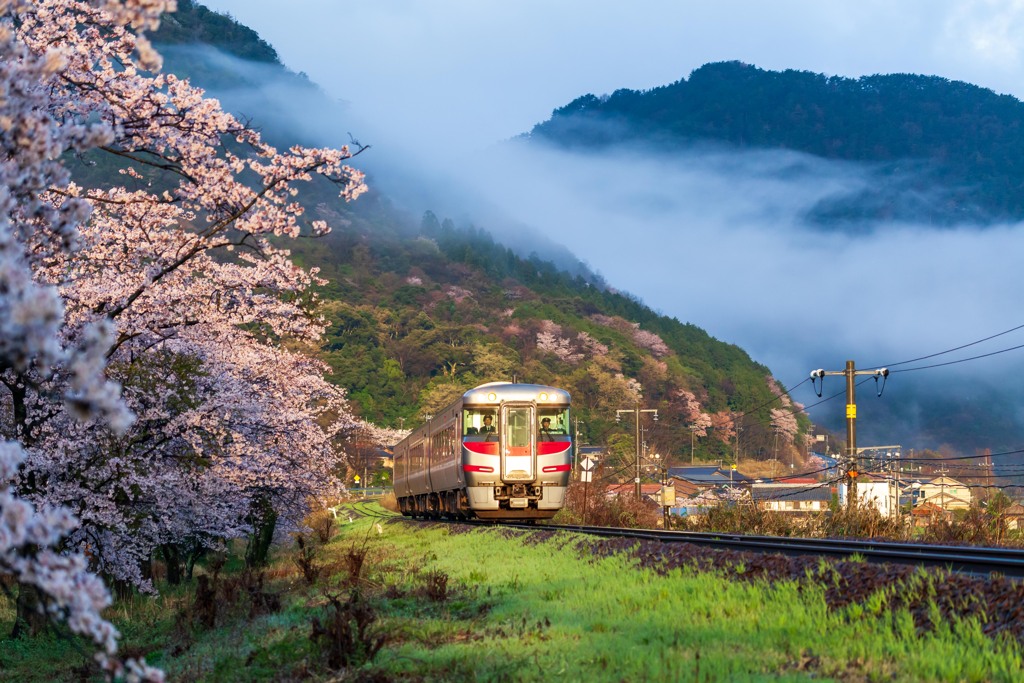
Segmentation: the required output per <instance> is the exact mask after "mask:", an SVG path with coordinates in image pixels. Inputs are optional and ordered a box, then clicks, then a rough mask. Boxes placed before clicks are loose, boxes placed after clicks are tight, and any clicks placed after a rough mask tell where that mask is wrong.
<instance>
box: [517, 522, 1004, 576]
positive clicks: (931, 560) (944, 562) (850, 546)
mask: <svg viewBox="0 0 1024 683" xmlns="http://www.w3.org/2000/svg"><path fill="white" fill-rule="evenodd" d="M502 526H508V527H515V528H522V529H529V530H541V529H546V530H559V531H569V532H574V533H581V534H589V535H594V536H602V537H613V538H614V537H618V538H635V539H643V540H652V541H660V542H663V543H693V544H697V545H704V546H709V547H714V548H725V549H729V550H745V551H750V552H761V553H781V554H784V555H791V556H793V555H822V556H828V557H835V558H840V559H852V558H854V557H861V558H863V559H865V560H866V561H868V562H872V563H879V564H880V563H886V562H889V563H893V564H909V565H915V566H925V567H940V568H945V569H948V570H950V571H957V572H967V573H972V574H991V573H993V572H995V573H998V574H1000V575H1002V576H1007V577H1015V578H1021V577H1024V550H1019V549H1015V548H991V547H982V546H950V545H927V544H923V543H920V544H919V543H900V542H891V541H873V540H860V539H856V540H850V539H846V540H844V539H827V538H824V539H823V538H792V537H784V536H748V535H744V534H730V533H706V532H693V531H659V530H655V529H623V528H618V527H595V526H578V525H564V524H563V525H555V524H545V525H541V526H535V525H526V524H515V523H503V524H502Z"/></svg>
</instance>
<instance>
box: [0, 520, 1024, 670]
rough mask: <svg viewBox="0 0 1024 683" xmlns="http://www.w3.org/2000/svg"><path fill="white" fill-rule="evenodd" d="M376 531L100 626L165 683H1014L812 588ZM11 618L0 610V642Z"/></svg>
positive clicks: (16, 646) (24, 648)
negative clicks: (164, 675) (828, 602)
mask: <svg viewBox="0 0 1024 683" xmlns="http://www.w3.org/2000/svg"><path fill="white" fill-rule="evenodd" d="M378 523H379V522H378V521H377V520H373V519H368V518H363V519H360V520H357V521H355V522H354V523H351V524H346V525H344V526H342V527H341V528H340V530H339V531H338V532H337V533H336V534H335V535H334V537H333V538H332V540H331V541H330V542H329V543H327V544H326V545H324V546H322V547H319V548H317V550H316V554H315V556H314V555H313V554H307V555H306V562H305V565H306V567H307V570H308V572H309V573H310V574H315V573H316V570H317V569H318V568H322V571H321V572H320V578H318V579H317V580H316V583H315V584H314V585H312V586H310V585H309V584H308V583H307V581H306V580H305V579H304V577H303V572H302V571H301V570H300V566H299V564H298V563H296V562H295V557H296V551H295V549H294V548H292V549H288V550H285V551H282V552H281V553H280V555H279V556H278V558H277V560H276V561H275V563H274V564H273V565H272V566H271V567H270V568H269V569H268V571H267V572H266V574H265V576H264V578H265V581H264V583H263V584H262V585H261V584H260V583H259V582H258V581H257V580H256V579H255V578H252V577H250V578H243V577H242V576H241V575H240V574H239V573H238V571H237V569H235V570H234V571H233V570H232V567H231V564H230V563H229V565H228V566H226V567H225V568H224V569H223V570H222V572H221V573H220V575H219V576H218V577H217V578H216V579H215V580H212V581H210V582H208V583H209V585H210V586H211V587H212V588H211V590H212V593H210V595H211V596H212V598H211V599H209V600H206V601H203V600H199V599H197V597H196V594H197V592H198V591H197V586H195V585H193V586H192V587H190V588H189V589H187V590H186V589H178V590H167V591H165V592H164V593H163V595H162V596H161V597H160V598H156V599H153V598H139V597H137V598H134V599H132V600H127V601H120V602H118V603H117V604H116V605H115V606H114V607H113V608H112V610H111V614H110V616H111V618H113V619H114V620H115V621H116V623H117V624H118V626H119V628H121V629H122V630H123V631H124V633H125V640H124V647H125V649H126V650H128V651H130V652H133V653H148V659H149V661H151V662H152V663H155V664H158V665H160V666H163V667H164V668H165V669H166V670H167V672H168V675H169V676H168V677H169V680H172V681H195V680H202V681H258V680H266V681H277V680H331V681H366V680H377V681H389V680H411V681H466V680H475V681H539V680H547V679H550V678H551V677H552V676H554V677H557V678H559V679H562V680H584V679H585V680H588V681H642V680H670V681H695V682H696V681H734V680H736V681H742V680H749V681H763V680H807V679H808V678H811V677H813V678H816V679H818V680H821V679H825V680H828V679H838V680H844V681H873V680H886V681H932V680H935V681H1016V680H1021V679H1022V678H1024V666H1022V664H1021V658H1020V650H1019V648H1017V647H1016V646H1014V645H1000V644H997V643H995V642H993V641H992V640H991V639H989V638H987V637H986V636H984V635H983V634H982V633H981V630H980V628H979V627H978V625H977V624H974V623H959V624H947V623H941V624H940V626H939V628H938V629H937V630H936V631H934V632H932V633H927V634H921V633H918V632H917V630H916V629H915V627H914V625H913V620H912V618H911V617H910V616H909V615H906V614H897V615H896V616H895V617H894V616H893V615H892V614H891V613H890V612H889V611H888V610H886V609H885V608H884V607H883V605H882V604H881V601H875V600H869V601H868V604H866V605H854V606H850V607H847V608H844V609H841V610H835V611H830V610H828V608H827V607H826V606H825V600H824V598H823V595H822V593H823V588H822V587H820V586H808V585H804V586H798V585H796V584H794V583H791V582H787V583H782V584H776V585H774V586H767V585H764V584H758V583H738V582H735V581H729V580H726V579H724V578H721V577H719V576H717V575H714V574H709V573H703V574H702V573H696V572H693V571H689V570H673V571H671V572H670V573H669V574H668V575H667V576H661V575H658V574H657V573H655V572H653V571H651V570H648V569H638V568H637V567H635V566H634V565H633V564H632V563H631V561H629V560H627V559H625V558H623V557H621V556H619V557H611V558H604V559H597V560H595V559H593V558H590V557H588V555H587V553H586V552H585V550H584V548H585V547H586V545H587V544H589V543H590V541H589V540H585V539H580V538H578V537H575V536H554V537H552V538H550V539H548V540H544V541H540V542H536V541H531V538H532V537H531V536H530V535H526V534H523V535H520V534H517V533H512V532H509V531H503V530H501V529H475V530H472V531H468V532H466V533H459V532H458V529H459V528H456V529H455V530H453V529H452V528H446V527H443V526H440V525H422V524H417V523H406V522H394V523H387V522H383V523H380V528H379V530H378V528H377V524H378ZM211 578H212V577H211ZM353 586H354V587H353ZM356 594H358V599H353V595H356ZM332 598H333V599H334V602H333V603H332V601H331V600H332ZM876 603H877V604H876ZM314 618H315V619H316V620H317V621H316V625H315V626H314ZM12 619H13V613H12V611H11V607H10V605H9V604H8V605H4V604H2V603H0V629H3V631H2V632H3V633H6V632H9V627H10V624H11V620H12ZM314 634H319V635H314ZM381 643H382V646H381V647H380V649H379V651H376V653H375V654H373V653H374V650H375V649H376V647H377V646H378V644H381ZM87 652H88V648H87V647H84V646H81V645H72V644H69V643H67V642H66V641H61V640H59V639H52V638H46V639H36V640H26V641H19V642H15V643H12V642H11V641H9V640H5V641H0V680H18V681H44V680H46V681H50V680H69V679H70V680H75V679H77V678H78V677H79V676H80V674H81V672H82V671H83V670H82V668H81V667H82V666H83V664H84V663H85V662H86V661H87V659H88V657H87ZM332 669H333V670H332Z"/></svg>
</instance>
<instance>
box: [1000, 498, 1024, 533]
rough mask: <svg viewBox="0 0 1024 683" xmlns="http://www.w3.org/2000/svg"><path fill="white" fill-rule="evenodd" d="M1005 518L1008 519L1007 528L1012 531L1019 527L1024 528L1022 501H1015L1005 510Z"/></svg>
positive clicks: (1023, 506)
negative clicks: (1023, 522)
mask: <svg viewBox="0 0 1024 683" xmlns="http://www.w3.org/2000/svg"><path fill="white" fill-rule="evenodd" d="M1002 516H1003V519H1004V520H1006V528H1007V529H1008V530H1010V531H1017V530H1018V529H1022V528H1024V524H1021V522H1022V521H1024V505H1021V504H1020V503H1014V504H1013V505H1011V506H1010V507H1008V508H1006V509H1005V510H1003V515H1002Z"/></svg>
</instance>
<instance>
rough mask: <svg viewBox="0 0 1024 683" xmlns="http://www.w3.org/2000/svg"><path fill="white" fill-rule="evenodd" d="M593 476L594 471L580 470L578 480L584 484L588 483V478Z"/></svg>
mask: <svg viewBox="0 0 1024 683" xmlns="http://www.w3.org/2000/svg"><path fill="white" fill-rule="evenodd" d="M593 476H594V473H593V472H591V471H590V470H583V471H582V472H580V481H582V482H583V483H584V484H589V483H590V479H591V477H593Z"/></svg>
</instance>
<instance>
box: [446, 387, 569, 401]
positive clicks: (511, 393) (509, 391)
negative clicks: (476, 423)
mask: <svg viewBox="0 0 1024 683" xmlns="http://www.w3.org/2000/svg"><path fill="white" fill-rule="evenodd" d="M490 394H494V396H493V397H492V396H490ZM545 394H546V395H547V398H546V399H545V398H542V395H545ZM462 400H463V402H465V403H495V402H500V401H538V402H540V403H559V404H562V403H569V392H568V391H566V390H565V389H558V388H557V387H549V386H547V385H545V384H514V383H512V382H488V383H487V384H481V385H480V386H478V387H475V388H473V389H470V390H469V391H467V392H466V393H464V394H463V395H462Z"/></svg>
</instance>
